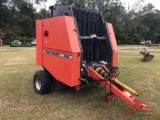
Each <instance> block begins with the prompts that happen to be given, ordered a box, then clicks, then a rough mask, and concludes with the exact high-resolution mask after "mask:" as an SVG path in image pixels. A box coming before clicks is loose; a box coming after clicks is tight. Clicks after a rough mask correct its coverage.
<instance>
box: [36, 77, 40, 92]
mask: <svg viewBox="0 0 160 120" xmlns="http://www.w3.org/2000/svg"><path fill="white" fill-rule="evenodd" d="M35 86H36V89H37V90H40V89H41V81H40V80H39V77H37V78H36V80H35Z"/></svg>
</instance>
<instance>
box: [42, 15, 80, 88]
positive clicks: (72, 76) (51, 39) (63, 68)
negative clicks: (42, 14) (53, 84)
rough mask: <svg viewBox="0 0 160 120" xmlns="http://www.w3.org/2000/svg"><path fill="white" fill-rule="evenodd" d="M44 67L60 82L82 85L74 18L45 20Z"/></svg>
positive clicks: (71, 85)
mask: <svg viewBox="0 0 160 120" xmlns="http://www.w3.org/2000/svg"><path fill="white" fill-rule="evenodd" d="M42 34H43V66H44V67H45V68H46V69H47V70H48V71H49V72H50V73H51V74H52V75H53V76H54V77H55V78H56V79H57V80H59V81H61V82H62V83H64V84H66V85H68V86H70V87H73V86H77V85H80V80H79V79H80V66H81V55H80V53H81V50H80V45H79V42H78V36H77V32H76V31H75V24H74V19H73V17H70V16H59V17H54V18H49V19H44V20H43V33H42Z"/></svg>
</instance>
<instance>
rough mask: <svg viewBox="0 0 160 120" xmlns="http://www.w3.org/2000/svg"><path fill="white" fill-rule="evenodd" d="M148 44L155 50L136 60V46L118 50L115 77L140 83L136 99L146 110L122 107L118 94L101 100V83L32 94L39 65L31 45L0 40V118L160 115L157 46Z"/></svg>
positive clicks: (141, 119) (133, 119)
mask: <svg viewBox="0 0 160 120" xmlns="http://www.w3.org/2000/svg"><path fill="white" fill-rule="evenodd" d="M123 48H124V46H123ZM129 48H130V46H129ZM147 50H149V51H151V54H153V55H154V56H155V58H154V59H153V60H152V61H149V62H147V63H143V62H141V61H140V59H141V58H142V55H140V54H139V51H140V49H139V48H137V49H128V48H127V49H120V50H119V61H118V66H119V70H120V75H119V76H118V79H119V80H120V81H122V82H124V83H125V84H127V85H128V86H130V87H131V88H133V89H135V90H136V89H141V91H140V93H139V97H138V99H140V100H142V101H143V102H144V103H146V104H147V105H150V106H151V107H152V109H153V110H154V112H153V113H151V114H146V113H140V112H137V111H136V112H135V113H134V114H130V113H129V112H128V111H126V109H128V110H130V109H131V108H130V106H129V105H128V104H127V103H125V102H124V101H122V100H121V99H119V98H118V97H116V99H115V101H114V102H113V103H109V104H108V103H106V102H105V101H104V96H105V94H106V93H108V92H109V91H108V90H106V89H103V90H101V91H100V90H99V89H100V88H102V87H101V86H97V87H94V90H92V89H90V88H84V89H81V90H80V91H76V90H75V89H74V88H69V87H65V88H64V89H62V90H60V91H55V90H54V89H53V91H52V92H51V93H49V94H47V95H43V96H41V95H37V94H36V93H35V92H34V89H33V83H32V79H33V75H34V73H35V71H37V70H40V69H42V68H41V67H40V66H36V64H35V48H34V47H32V48H23V47H21V48H10V47H8V46H0V120H6V119H7V120H159V119H160V112H159V109H160V48H148V49H147ZM131 110H132V109H131Z"/></svg>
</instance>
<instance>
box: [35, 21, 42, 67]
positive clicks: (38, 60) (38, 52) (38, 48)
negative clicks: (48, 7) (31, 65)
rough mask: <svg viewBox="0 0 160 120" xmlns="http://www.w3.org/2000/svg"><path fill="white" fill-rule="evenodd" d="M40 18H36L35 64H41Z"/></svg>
mask: <svg viewBox="0 0 160 120" xmlns="http://www.w3.org/2000/svg"><path fill="white" fill-rule="evenodd" d="M42 41H43V40H42V20H36V64H37V65H42V47H43V46H42Z"/></svg>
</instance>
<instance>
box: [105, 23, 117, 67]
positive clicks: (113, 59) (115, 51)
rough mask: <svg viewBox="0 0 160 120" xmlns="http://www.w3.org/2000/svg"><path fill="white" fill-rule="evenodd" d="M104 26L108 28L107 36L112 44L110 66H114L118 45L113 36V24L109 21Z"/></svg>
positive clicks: (115, 64)
mask: <svg viewBox="0 0 160 120" xmlns="http://www.w3.org/2000/svg"><path fill="white" fill-rule="evenodd" d="M106 27H107V29H108V36H109V40H110V43H111V45H112V66H114V67H116V66H117V62H118V46H117V41H116V38H115V34H114V30H113V26H112V24H111V23H107V24H106Z"/></svg>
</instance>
